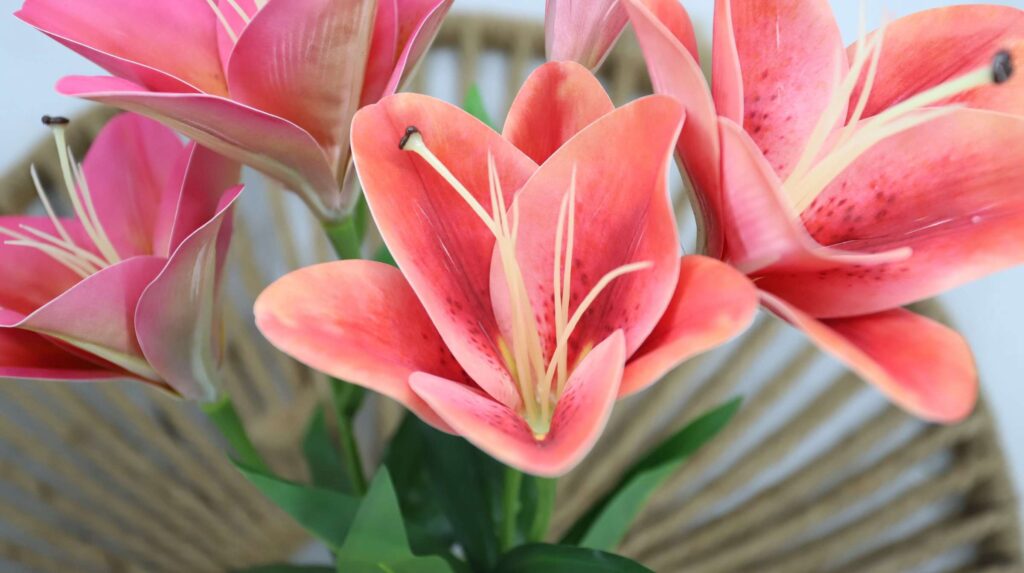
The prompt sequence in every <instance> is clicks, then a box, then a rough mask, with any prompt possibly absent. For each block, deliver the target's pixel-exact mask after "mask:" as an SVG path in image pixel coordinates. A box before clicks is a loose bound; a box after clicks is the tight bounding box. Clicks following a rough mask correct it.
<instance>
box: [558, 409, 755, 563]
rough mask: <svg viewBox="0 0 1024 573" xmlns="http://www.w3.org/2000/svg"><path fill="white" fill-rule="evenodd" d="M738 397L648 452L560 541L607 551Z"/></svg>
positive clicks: (725, 418)
mask: <svg viewBox="0 0 1024 573" xmlns="http://www.w3.org/2000/svg"><path fill="white" fill-rule="evenodd" d="M740 404H741V400H740V399H739V398H737V399H735V400H732V401H731V402H728V403H727V404H725V405H723V406H720V407H718V408H716V409H714V410H712V411H711V412H709V413H707V414H705V415H703V416H701V417H700V418H698V419H697V420H695V421H693V422H692V423H690V424H689V425H687V426H686V427H685V428H683V429H682V430H680V431H678V432H676V433H675V434H673V435H672V436H670V437H669V438H668V439H666V440H665V441H664V442H662V443H661V444H660V445H659V446H658V447H657V448H655V449H653V450H652V451H651V452H649V453H648V454H647V455H646V456H644V458H642V459H641V460H640V461H639V462H637V464H636V465H634V466H633V468H632V469H630V471H629V472H627V473H626V475H625V477H624V478H623V479H622V481H621V482H619V485H618V486H617V487H615V489H613V490H612V492H611V493H610V494H609V495H608V496H607V497H605V498H604V499H603V500H602V501H601V502H599V503H598V504H597V505H595V506H594V507H593V508H592V509H591V511H589V512H588V513H587V514H586V515H585V516H584V517H583V518H582V519H580V521H579V522H577V523H576V525H574V526H573V528H572V530H570V532H569V534H568V535H567V536H566V538H565V539H564V540H563V542H568V543H575V544H578V545H580V546H582V547H588V548H591V549H601V550H605V551H610V550H612V549H614V548H615V547H616V546H617V545H618V544H619V542H621V541H622V538H623V537H625V535H626V533H627V532H628V531H629V527H630V525H631V524H632V523H633V520H634V519H636V516H637V515H638V514H639V513H640V511H641V510H642V509H643V507H644V505H645V504H646V503H647V501H648V499H650V497H651V494H653V493H654V491H655V490H656V489H658V487H659V486H660V485H661V484H662V483H664V481H665V480H666V479H668V477H669V476H671V475H672V474H673V473H675V472H676V470H678V469H679V467H680V466H682V465H683V463H684V462H685V461H686V460H687V459H688V458H689V457H690V456H692V455H693V454H694V453H696V452H697V450H698V449H700V448H701V446H703V445H704V444H706V443H708V442H709V441H711V439H712V438H714V437H715V436H716V435H717V434H718V433H719V432H720V431H722V429H723V428H725V426H726V425H727V424H728V423H729V421H730V420H732V417H733V416H734V415H735V414H736V412H737V411H739V408H740Z"/></svg>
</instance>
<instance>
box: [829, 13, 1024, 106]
mask: <svg viewBox="0 0 1024 573" xmlns="http://www.w3.org/2000/svg"><path fill="white" fill-rule="evenodd" d="M875 33H876V34H877V33H878V32H875ZM870 38H871V36H869V37H868V39H867V40H866V41H870ZM1020 40H1024V11H1022V10H1020V9H1019V8H1011V7H1009V6H985V5H976V6H971V5H968V6H949V7H945V8H935V9H932V10H925V11H922V12H917V13H915V14H911V15H910V16H906V17H903V18H900V19H898V20H896V21H895V22H892V23H891V24H889V25H887V26H886V27H885V38H884V42H883V48H882V54H881V57H880V59H879V64H878V75H877V76H876V78H875V83H874V86H873V88H872V90H871V95H870V96H869V98H868V104H867V107H866V108H865V111H864V117H870V116H872V115H874V114H876V113H878V112H880V111H883V110H885V109H886V108H888V107H890V106H892V105H893V104H896V103H899V102H901V101H903V100H905V99H907V98H909V97H910V96H912V95H914V94H917V93H920V92H922V91H924V90H927V89H929V88H932V87H935V86H937V85H939V84H941V83H943V82H945V81H948V80H950V79H952V78H954V77H956V76H959V75H961V74H965V73H967V72H970V71H973V70H975V69H977V68H980V67H983V66H986V65H988V64H989V63H990V62H991V61H992V57H993V56H994V55H995V53H996V52H997V51H999V50H1004V49H1011V48H1013V47H1014V46H1016V45H1017V44H1018V42H1019V41H1020ZM856 50H857V44H854V45H853V46H850V48H849V54H850V57H852V54H854V53H856ZM1020 55H1024V54H1020V53H1018V56H1020ZM1016 61H1017V63H1018V64H1019V62H1020V61H1021V59H1020V57H1018V58H1016ZM862 88H863V79H862V81H861V86H858V89H857V90H856V91H855V92H854V94H853V101H857V99H858V98H859V97H860V93H861V89H862ZM1022 88H1024V78H1021V77H1019V74H1018V77H1014V78H1011V80H1010V82H1008V83H1007V84H1003V85H998V86H989V87H985V88H980V89H976V90H973V91H970V92H967V93H964V94H961V95H960V96H958V97H956V98H955V99H954V101H957V102H964V103H966V104H967V105H969V106H971V107H976V108H984V109H992V110H995V111H1003V112H1007V113H1013V114H1017V115H1024V91H1022Z"/></svg>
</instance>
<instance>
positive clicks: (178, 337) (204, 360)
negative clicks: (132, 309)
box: [134, 186, 242, 401]
mask: <svg viewBox="0 0 1024 573" xmlns="http://www.w3.org/2000/svg"><path fill="white" fill-rule="evenodd" d="M241 190H242V188H241V186H238V187H235V188H233V189H230V190H228V191H227V192H226V193H225V194H224V197H223V198H222V200H221V205H220V209H219V210H218V212H217V213H216V215H214V217H213V218H212V219H210V221H209V222H208V223H206V224H205V225H203V226H202V227H200V228H199V229H197V230H196V231H195V232H194V233H192V234H191V235H189V236H188V238H186V239H185V240H184V241H182V243H181V245H180V246H179V247H178V248H177V249H176V250H175V251H174V253H173V254H172V255H171V257H170V259H168V260H167V262H166V266H165V267H164V268H163V269H162V271H161V272H160V274H159V275H158V276H157V277H155V279H154V280H153V281H152V284H150V285H149V286H148V287H147V288H146V290H145V292H143V293H142V295H141V297H140V299H139V306H138V311H137V312H136V314H135V317H134V326H135V331H136V333H137V336H138V340H139V346H140V348H141V350H142V352H143V354H144V355H145V357H146V359H147V361H148V362H149V363H150V364H151V365H152V367H153V369H154V370H155V371H156V372H158V373H159V374H160V377H161V379H163V380H165V381H166V382H167V384H168V385H169V386H170V387H171V388H173V389H174V391H175V392H177V393H178V394H180V395H181V396H183V397H185V398H188V399H192V400H201V401H211V400H214V399H216V397H217V392H218V389H219V387H220V384H219V379H220V377H219V375H218V360H217V358H218V356H219V348H220V343H221V340H220V336H221V335H220V328H219V327H220V324H219V317H218V315H217V313H216V306H217V304H216V303H217V297H218V295H219V289H218V288H217V287H218V280H217V275H218V269H219V268H220V267H222V266H223V264H224V259H225V258H226V257H227V248H226V247H227V245H226V243H227V240H226V238H225V235H230V232H231V231H230V229H231V227H230V225H231V224H230V220H231V212H232V205H233V204H234V201H235V199H236V198H237V197H238V194H239V193H240V192H241ZM207 191H210V190H209V189H208V190H207Z"/></svg>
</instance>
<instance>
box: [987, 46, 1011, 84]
mask: <svg viewBox="0 0 1024 573" xmlns="http://www.w3.org/2000/svg"><path fill="white" fill-rule="evenodd" d="M1011 77H1013V57H1012V56H1011V55H1010V52H1009V51H1008V50H1000V51H999V52H996V55H995V57H994V58H992V83H994V84H996V85H999V84H1004V83H1006V82H1008V81H1009V80H1010V78H1011Z"/></svg>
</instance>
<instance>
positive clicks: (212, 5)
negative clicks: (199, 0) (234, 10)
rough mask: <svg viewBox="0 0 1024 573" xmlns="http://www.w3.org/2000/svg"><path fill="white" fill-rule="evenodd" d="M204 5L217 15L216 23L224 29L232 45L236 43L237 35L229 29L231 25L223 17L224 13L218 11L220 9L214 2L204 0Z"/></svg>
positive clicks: (212, 0) (213, 0)
mask: <svg viewBox="0 0 1024 573" xmlns="http://www.w3.org/2000/svg"><path fill="white" fill-rule="evenodd" d="M206 4H207V5H208V6H209V7H210V10H213V13H214V14H216V15H217V21H219V22H220V25H221V26H223V27H224V31H225V32H227V34H228V37H229V38H231V42H232V43H237V42H238V34H236V33H235V31H234V29H232V28H231V23H230V22H228V19H227V18H225V17H224V13H223V12H221V11H220V7H219V6H217V2H216V0H206Z"/></svg>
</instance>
